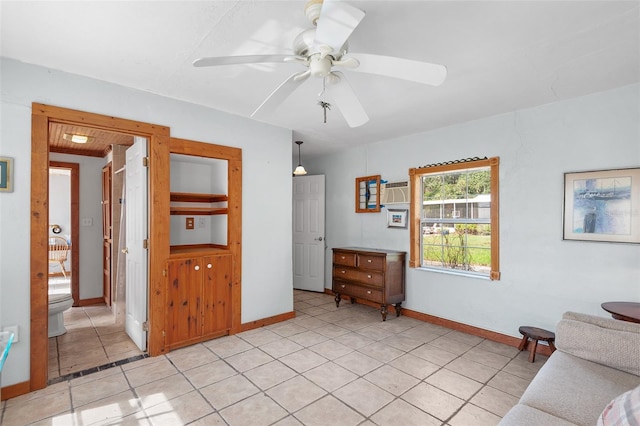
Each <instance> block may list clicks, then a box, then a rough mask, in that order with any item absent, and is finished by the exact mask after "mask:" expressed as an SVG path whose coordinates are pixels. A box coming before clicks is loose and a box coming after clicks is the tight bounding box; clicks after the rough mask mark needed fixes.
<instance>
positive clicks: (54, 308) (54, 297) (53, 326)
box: [49, 293, 73, 337]
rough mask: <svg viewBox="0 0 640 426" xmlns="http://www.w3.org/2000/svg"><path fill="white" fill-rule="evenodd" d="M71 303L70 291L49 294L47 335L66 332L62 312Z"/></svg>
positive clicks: (57, 334)
mask: <svg viewBox="0 0 640 426" xmlns="http://www.w3.org/2000/svg"><path fill="white" fill-rule="evenodd" d="M72 305H73V297H71V293H57V294H49V337H55V336H60V335H63V334H64V333H66V332H67V329H66V328H64V316H63V312H64V311H66V310H67V309H69V308H71V306H72Z"/></svg>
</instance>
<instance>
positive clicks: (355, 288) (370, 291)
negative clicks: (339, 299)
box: [333, 281, 382, 303]
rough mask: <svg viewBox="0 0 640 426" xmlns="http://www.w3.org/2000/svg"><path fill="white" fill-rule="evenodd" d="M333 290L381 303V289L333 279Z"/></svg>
mask: <svg viewBox="0 0 640 426" xmlns="http://www.w3.org/2000/svg"><path fill="white" fill-rule="evenodd" d="M333 292H334V293H339V294H344V295H347V296H352V297H355V298H358V299H365V300H369V301H371V302H378V303H382V290H378V289H374V288H369V287H365V286H360V285H357V284H352V283H347V282H341V281H335V282H334V283H333Z"/></svg>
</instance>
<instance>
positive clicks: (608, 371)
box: [500, 312, 640, 426]
mask: <svg viewBox="0 0 640 426" xmlns="http://www.w3.org/2000/svg"><path fill="white" fill-rule="evenodd" d="M555 345H556V348H557V350H556V351H555V352H554V353H553V354H552V355H551V357H549V359H548V360H547V362H546V363H545V365H543V366H542V368H541V369H540V371H539V372H538V374H536V376H535V377H534V379H533V380H532V381H531V383H530V384H529V387H528V388H527V389H526V390H525V392H524V394H523V395H522V397H521V398H520V401H519V402H518V404H517V405H516V406H515V407H513V408H512V409H511V410H509V412H507V414H506V415H505V416H504V418H503V419H502V421H501V422H500V425H545V426H551V425H589V426H594V425H596V424H597V423H598V420H599V418H600V416H601V414H602V412H603V410H604V409H605V407H607V405H608V404H609V403H610V402H611V401H612V400H613V399H614V398H616V397H618V396H620V395H621V394H624V393H625V392H627V391H629V390H630V389H634V388H637V387H638V386H640V324H634V323H630V322H624V321H618V320H614V319H610V318H603V317H596V316H592V315H586V314H579V313H575V312H567V313H565V314H564V315H563V316H562V320H561V321H560V322H559V323H558V327H557V330H556V342H555ZM627 395H628V393H627ZM634 395H637V390H636V391H634ZM634 413H635V414H634V415H637V416H640V412H638V411H637V407H636V408H634ZM605 424H606V422H605Z"/></svg>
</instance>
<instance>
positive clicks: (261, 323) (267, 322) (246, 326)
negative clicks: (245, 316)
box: [240, 311, 296, 331]
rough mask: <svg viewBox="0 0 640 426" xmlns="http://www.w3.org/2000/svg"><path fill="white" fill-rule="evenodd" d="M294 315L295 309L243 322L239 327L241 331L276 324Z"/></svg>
mask: <svg viewBox="0 0 640 426" xmlns="http://www.w3.org/2000/svg"><path fill="white" fill-rule="evenodd" d="M295 317H296V313H295V311H291V312H285V313H283V314H279V315H274V316H272V317H268V318H262V319H259V320H255V321H251V322H245V323H243V324H242V325H241V326H240V328H241V331H249V330H253V329H255V328H260V327H264V326H265V325H271V324H276V323H279V322H282V321H286V320H290V319H292V318H295Z"/></svg>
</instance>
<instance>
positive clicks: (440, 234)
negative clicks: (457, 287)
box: [409, 157, 500, 280]
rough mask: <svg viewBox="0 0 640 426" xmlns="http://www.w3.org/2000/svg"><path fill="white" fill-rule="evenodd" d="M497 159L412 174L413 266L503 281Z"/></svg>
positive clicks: (441, 165) (416, 169)
mask: <svg viewBox="0 0 640 426" xmlns="http://www.w3.org/2000/svg"><path fill="white" fill-rule="evenodd" d="M499 164H500V159H499V158H498V157H493V158H488V159H487V158H484V159H468V160H460V161H455V162H450V163H445V164H436V165H432V166H425V167H419V168H415V169H410V170H409V176H410V178H411V188H412V196H411V213H410V214H411V253H410V261H409V266H410V267H412V268H427V269H435V270H441V271H459V272H462V273H465V274H470V275H478V276H487V277H489V278H491V279H492V280H498V279H500V259H499V250H498V248H499V224H498V222H499V221H498V218H499V196H498V187H499V185H498V178H499Z"/></svg>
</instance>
